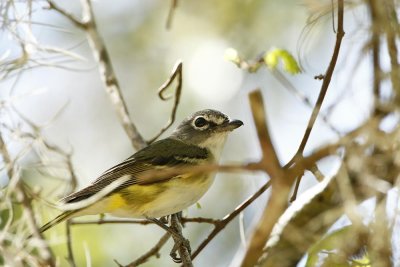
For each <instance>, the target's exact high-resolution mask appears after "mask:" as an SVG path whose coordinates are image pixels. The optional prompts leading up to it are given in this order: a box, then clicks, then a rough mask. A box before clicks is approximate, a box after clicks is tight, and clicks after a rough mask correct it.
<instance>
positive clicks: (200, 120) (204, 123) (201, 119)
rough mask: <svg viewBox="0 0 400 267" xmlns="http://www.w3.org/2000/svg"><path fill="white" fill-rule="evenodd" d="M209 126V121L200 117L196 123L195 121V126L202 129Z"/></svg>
mask: <svg viewBox="0 0 400 267" xmlns="http://www.w3.org/2000/svg"><path fill="white" fill-rule="evenodd" d="M206 124H207V120H206V119H204V118H203V117H198V118H197V119H196V120H195V121H194V126H196V127H198V128H201V127H203V126H204V125H206Z"/></svg>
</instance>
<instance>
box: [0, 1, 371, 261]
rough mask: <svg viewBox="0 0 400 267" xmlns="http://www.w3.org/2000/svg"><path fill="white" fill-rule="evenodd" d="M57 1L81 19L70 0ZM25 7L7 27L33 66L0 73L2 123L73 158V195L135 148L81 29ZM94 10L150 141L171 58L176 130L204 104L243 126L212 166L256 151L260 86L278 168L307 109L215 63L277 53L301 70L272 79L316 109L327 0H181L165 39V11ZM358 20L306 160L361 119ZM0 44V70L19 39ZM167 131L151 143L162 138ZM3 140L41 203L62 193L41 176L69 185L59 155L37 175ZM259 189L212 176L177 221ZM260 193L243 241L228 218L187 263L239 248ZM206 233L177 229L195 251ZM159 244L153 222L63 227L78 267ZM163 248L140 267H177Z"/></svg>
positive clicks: (209, 213) (255, 181) (364, 76)
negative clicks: (233, 55)
mask: <svg viewBox="0 0 400 267" xmlns="http://www.w3.org/2000/svg"><path fill="white" fill-rule="evenodd" d="M58 2H59V4H60V5H61V6H62V7H63V8H65V9H66V10H68V11H69V12H71V13H73V14H75V15H76V16H77V17H78V16H80V10H81V8H80V2H79V1H58ZM32 3H33V6H32V11H33V12H31V13H30V12H27V9H26V4H24V3H17V2H15V3H14V4H15V5H16V8H15V10H16V11H15V12H16V16H17V15H18V16H19V17H20V18H26V19H27V18H28V17H29V16H31V18H32V21H34V23H32V24H31V25H29V24H23V23H22V24H19V26H18V27H19V28H18V29H17V28H16V29H15V30H16V31H18V32H19V34H20V35H22V36H24V37H25V38H27V39H28V40H29V42H28V44H30V45H28V46H26V47H25V48H26V49H27V51H28V52H29V54H30V56H31V59H32V58H33V59H35V61H36V62H35V61H33V62H30V64H31V65H29V64H27V65H26V68H24V69H23V71H18V70H17V71H15V70H12V71H10V74H9V75H8V76H7V77H3V78H4V79H3V80H2V81H1V83H0V87H1V89H0V96H1V99H2V101H3V103H6V104H7V103H8V105H9V106H11V105H12V108H9V109H7V108H6V109H3V111H2V114H1V116H2V122H3V123H4V122H6V123H10V124H12V125H20V124H22V122H21V120H20V119H19V115H20V114H23V116H24V117H26V118H29V120H31V121H32V122H34V123H35V124H37V125H40V126H43V128H42V131H41V135H42V136H43V137H44V138H45V139H46V140H48V141H49V142H50V143H52V144H56V145H57V146H59V147H60V148H62V149H63V150H65V151H72V158H71V159H72V164H73V168H74V171H75V173H76V176H77V178H78V188H82V187H84V186H86V185H88V184H89V183H90V182H91V181H92V180H94V179H95V178H96V177H97V176H98V175H100V174H101V173H102V172H103V171H104V170H106V169H108V168H109V167H111V166H113V165H114V164H116V163H118V162H120V161H121V160H123V159H125V158H127V157H129V156H130V155H131V154H133V153H134V150H133V148H132V146H131V143H130V141H129V139H128V137H127V136H126V134H125V132H124V130H123V128H122V126H121V125H120V123H119V121H118V118H117V116H116V113H115V111H114V108H113V106H112V105H111V103H110V101H109V97H108V95H107V93H106V91H105V90H104V86H103V84H102V82H101V80H100V76H99V73H98V69H97V66H96V64H95V62H94V60H93V56H92V53H91V50H90V47H89V45H88V44H87V41H86V36H85V34H84V32H82V31H80V30H79V29H77V28H75V27H74V25H72V24H71V23H70V22H69V21H68V20H66V19H65V18H64V17H62V16H61V15H60V14H58V13H57V12H55V11H53V10H48V9H46V8H45V7H46V6H47V4H46V2H44V1H37V2H36V1H34V2H32ZM93 7H94V13H95V17H96V20H97V24H98V28H99V31H100V33H101V35H102V36H103V39H104V41H105V43H106V46H107V49H108V51H109V53H110V56H111V60H112V64H113V66H114V68H115V71H116V74H117V78H118V80H119V83H120V85H121V88H122V93H123V96H124V98H125V100H126V103H127V105H128V109H129V112H130V116H131V118H132V120H133V122H134V123H135V125H136V126H137V127H138V129H139V131H140V133H141V134H142V135H143V136H144V137H145V138H146V139H150V138H152V137H153V136H154V135H155V134H156V133H158V131H159V129H160V128H161V127H162V126H164V125H165V124H166V122H167V120H168V118H169V114H170V110H171V107H172V102H171V101H168V102H163V101H161V100H160V99H159V98H158V96H157V90H158V88H159V87H160V85H161V84H163V83H164V81H165V80H166V79H167V78H168V77H169V75H170V73H171V71H172V68H173V66H174V65H175V63H176V62H177V61H178V60H182V61H183V93H182V98H181V101H180V105H179V108H178V113H177V121H176V122H177V123H178V122H179V121H181V120H182V119H183V118H185V117H186V116H188V115H190V114H191V113H193V112H195V111H197V110H200V109H205V108H213V109H217V110H220V111H222V112H224V113H226V114H228V115H229V116H230V117H231V118H236V119H240V120H242V121H243V122H244V123H245V125H244V127H242V128H240V129H239V130H238V131H235V132H234V133H233V134H231V135H230V137H229V139H228V142H227V144H226V147H225V150H224V153H223V156H222V162H224V163H243V162H249V161H255V160H258V159H259V158H260V155H261V154H260V149H259V145H258V140H257V135H256V132H255V128H254V125H253V121H252V117H251V113H250V109H249V104H248V99H247V95H248V93H249V92H250V91H252V90H254V89H256V88H261V90H262V93H263V96H264V100H265V106H266V109H267V113H268V114H267V115H268V119H269V121H268V123H269V126H270V130H271V132H272V137H273V142H274V145H275V147H276V149H277V152H278V154H279V157H280V160H281V162H282V163H283V164H285V163H286V162H287V161H288V160H290V158H291V157H292V156H293V154H294V152H295V151H296V149H297V147H298V145H299V142H300V140H301V138H302V136H303V133H304V130H305V128H306V124H307V121H308V119H309V116H310V114H311V108H310V107H308V106H307V105H306V104H305V103H304V101H302V100H300V99H299V98H298V97H296V96H295V95H294V94H293V93H291V92H290V91H289V90H288V89H287V88H286V87H285V86H284V85H283V84H282V83H281V82H280V81H279V80H277V79H276V78H275V76H273V75H271V72H270V71H269V70H268V69H267V68H261V69H260V70H259V71H258V72H256V73H248V72H246V71H244V70H241V69H239V68H237V67H236V66H235V65H234V64H233V63H232V62H229V61H227V60H225V59H224V53H225V51H226V49H228V48H230V47H232V48H234V49H236V50H237V51H238V52H239V53H240V54H241V55H242V56H243V57H244V58H248V59H254V58H256V57H257V56H258V55H260V53H262V52H265V51H268V50H270V49H271V48H274V47H279V48H283V49H286V50H288V51H289V52H291V53H292V54H293V55H294V56H295V58H296V59H297V60H298V62H299V63H300V64H301V68H302V73H301V74H299V75H296V76H292V75H290V74H284V76H285V77H286V79H287V80H288V81H289V82H290V83H292V84H293V85H294V87H295V88H296V89H297V90H298V91H299V92H300V93H301V94H304V95H305V96H307V97H308V98H309V99H310V100H311V102H312V103H314V102H315V100H316V98H317V96H318V93H319V88H320V85H321V81H320V80H316V79H314V76H316V75H319V74H323V73H324V72H325V70H326V67H327V65H328V63H329V60H330V58H331V54H332V49H333V45H334V38H335V34H334V31H333V21H332V20H333V18H332V14H331V12H330V9H331V1H330V0H329V1H328V0H326V1H316V0H304V1H299V0H286V1H272V0H264V1H260V0H245V1H243V0H232V1H211V0H203V1H195V0H185V1H179V2H178V7H177V8H176V10H175V11H174V16H173V20H172V27H171V29H170V30H167V29H166V26H165V25H166V20H167V15H168V11H169V9H170V1H163V0H147V1H138V0H132V1H126V0H114V1H104V0H98V1H94V2H93ZM367 18H368V12H367V11H366V9H365V8H364V7H363V6H362V5H361V4H358V3H357V1H353V3H351V4H350V3H349V5H348V6H347V7H346V14H345V31H346V36H345V39H344V43H343V50H342V51H341V55H340V58H339V62H338V65H337V68H336V74H335V75H334V76H333V80H332V82H331V85H330V86H331V87H332V88H331V89H330V90H329V91H328V95H327V98H326V102H324V106H323V111H322V113H323V114H325V115H326V117H327V118H328V121H329V122H328V123H326V122H324V121H322V120H318V121H317V124H316V126H315V128H314V129H313V132H312V136H311V139H310V141H309V143H308V145H307V148H306V153H307V151H312V150H313V148H315V147H317V146H319V145H321V144H324V143H326V142H329V141H333V140H336V139H337V138H338V137H339V136H340V134H341V133H345V132H347V131H349V130H351V129H354V128H355V127H356V126H357V125H359V124H360V123H361V122H362V121H363V119H365V118H366V117H367V116H368V115H369V111H370V106H371V101H372V96H371V80H372V78H371V75H370V74H371V65H370V64H369V60H368V58H365V54H364V53H363V47H364V45H365V42H366V40H367V38H368V36H367V35H366V32H367V28H368V24H367ZM29 27H30V28H29ZM28 29H31V30H28ZM0 42H1V43H2V46H1V47H0V55H1V58H2V61H3V62H6V61H7V60H18V59H20V57H21V53H22V50H21V46H20V43H19V41H18V40H16V39H15V38H14V36H13V35H12V34H10V32H7V31H2V33H1V36H0ZM37 44H41V45H42V46H47V47H49V48H59V49H63V50H65V51H70V52H71V55H66V54H65V53H59V54H57V53H54V52H50V51H51V50H50V49H49V50H40V49H38V48H37V46H36V45H37ZM78 56H79V57H78ZM29 66H30V67H29ZM349 73H351V78H352V79H351V80H350V79H349ZM6 104H5V105H6ZM16 112H18V114H19V115H18V116H17V115H16ZM177 123H175V124H174V126H173V127H172V128H171V129H170V130H169V131H168V132H167V133H165V134H164V135H163V137H165V136H168V134H169V133H170V132H171V131H172V130H173V128H174V127H175V126H176V125H177ZM21 127H23V126H21ZM332 128H334V129H335V130H336V132H335V131H333V130H332ZM6 141H7V143H8V144H9V150H10V153H12V154H13V155H17V154H18V153H21V151H22V150H23V151H25V152H24V157H22V158H21V162H22V163H23V166H24V170H23V172H24V179H26V181H27V183H28V184H30V185H31V186H32V187H33V188H35V190H42V191H41V192H42V193H43V194H42V196H44V197H45V198H46V200H47V201H50V202H53V203H54V202H55V201H57V200H58V199H59V198H60V197H62V196H63V194H65V192H66V189H65V188H66V186H65V184H66V183H65V182H62V181H61V182H60V181H59V179H53V178H54V177H58V178H60V177H61V178H63V179H64V180H66V179H68V174H67V173H66V170H65V166H64V165H62V164H61V165H60V164H59V162H58V158H52V156H51V155H49V156H48V158H47V160H48V162H49V166H50V168H49V170H48V171H47V172H46V174H44V173H42V172H40V171H38V170H37V169H36V166H37V165H36V163H37V162H38V159H39V156H40V155H38V153H37V151H35V150H33V149H32V150H30V149H29V147H28V148H27V146H26V144H23V143H22V144H21V142H18V140H16V139H14V137H13V136H12V135H10V136H8V137H6ZM41 156H43V155H41ZM332 166H333V164H332V162H328V161H327V162H323V163H322V164H321V166H320V167H321V170H322V171H323V172H324V173H325V174H328V173H329V172H331V171H332V168H333V167H332ZM49 173H50V174H51V175H49ZM267 179H268V178H267V177H266V176H265V175H263V174H259V173H245V174H218V176H217V179H216V181H215V184H214V185H213V186H212V188H211V189H210V190H209V192H208V193H207V194H206V195H205V196H204V197H203V198H202V199H201V201H200V204H201V208H197V207H191V208H189V209H188V210H187V211H185V213H186V214H187V215H188V216H190V217H197V216H201V217H211V218H222V217H223V216H225V215H226V214H228V213H229V212H231V211H232V210H233V209H234V208H235V207H236V206H237V205H238V204H240V203H241V202H242V201H243V200H244V199H246V197H248V196H249V195H251V194H252V193H253V192H255V191H256V190H257V189H258V188H259V187H260V186H261V185H262V184H263V183H264V182H265V181H266V180H267ZM8 181H9V177H7V175H6V173H5V172H4V171H3V173H2V176H1V177H0V184H1V185H2V186H5V185H7V183H8ZM315 183H316V181H315V180H314V178H312V177H311V176H308V175H306V179H305V180H303V183H302V184H301V187H300V192H303V191H304V190H306V189H307V188H309V187H310V186H311V185H313V184H315ZM267 196H268V193H265V194H264V195H263V196H262V197H260V198H259V200H257V201H256V202H255V203H253V204H252V205H251V206H250V207H249V208H248V209H246V210H245V211H244V212H243V215H242V216H240V217H241V219H242V224H243V230H244V238H243V236H242V238H241V236H240V233H241V230H240V222H239V220H238V219H235V221H233V222H232V223H230V224H229V225H228V227H227V228H226V230H224V231H223V232H221V233H220V234H219V235H218V236H217V237H216V238H215V239H214V240H213V241H212V242H211V243H210V244H209V245H208V247H207V248H206V249H205V250H204V251H203V252H202V253H201V254H200V255H199V256H198V257H197V259H196V260H195V261H194V264H195V266H209V263H210V262H212V263H213V266H228V265H229V263H230V262H231V260H232V258H234V257H235V254H236V253H237V251H240V248H243V247H244V245H245V242H246V237H248V235H249V234H250V233H251V232H250V230H251V227H252V223H253V222H254V221H257V219H258V218H259V217H258V216H259V215H260V211H261V210H262V209H263V208H264V206H265V203H266V198H267ZM37 208H38V209H39V210H40V211H41V212H42V216H38V217H40V220H41V222H43V223H44V222H46V221H47V220H48V219H50V218H52V217H53V216H56V215H57V214H58V211H57V210H55V209H52V208H50V207H48V206H46V205H44V204H42V205H39V206H38V207H37ZM88 218H89V217H88ZM93 218H95V219H96V218H98V217H93ZM85 219H87V218H81V220H85ZM64 230H65V227H64V226H61V225H60V226H58V227H56V228H54V229H52V230H50V231H48V232H47V233H46V237H47V238H48V239H49V240H50V242H51V246H52V247H53V248H54V249H55V252H56V255H57V257H58V260H59V262H60V266H68V264H67V261H66V260H65V257H66V245H65V236H64V235H63V233H64ZM209 231H211V227H210V226H208V225H202V224H187V226H186V228H185V229H184V234H185V235H186V237H187V238H189V239H190V241H191V245H192V248H196V247H197V245H198V244H199V243H200V242H201V241H202V240H203V239H204V238H205V237H206V236H207V234H208V233H209ZM162 234H163V230H161V229H159V228H158V227H156V226H141V225H91V226H86V225H82V226H73V227H72V240H73V251H74V254H75V258H76V261H77V264H78V266H85V265H86V264H88V262H90V263H91V264H92V266H113V265H115V263H114V260H117V261H118V262H120V263H121V264H127V263H129V262H130V261H132V260H134V259H135V258H137V257H139V256H141V255H142V254H143V253H145V252H146V251H147V250H148V249H150V248H151V247H152V246H153V245H154V244H155V243H156V242H157V241H158V239H159V237H160V236H161V235H162ZM172 245H173V244H172V242H171V241H169V243H168V244H167V245H166V246H165V247H164V248H163V250H162V254H161V257H160V258H159V259H156V258H152V259H151V261H149V262H148V263H146V264H145V266H176V264H174V263H173V262H172V261H171V259H170V257H169V256H168V254H169V251H170V249H171V248H172Z"/></svg>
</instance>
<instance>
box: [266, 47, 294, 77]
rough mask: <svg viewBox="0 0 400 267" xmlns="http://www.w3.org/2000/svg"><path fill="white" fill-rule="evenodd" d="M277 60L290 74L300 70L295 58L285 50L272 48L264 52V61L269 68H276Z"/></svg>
mask: <svg viewBox="0 0 400 267" xmlns="http://www.w3.org/2000/svg"><path fill="white" fill-rule="evenodd" d="M279 61H281V62H282V64H283V69H284V70H285V71H286V72H287V73H290V74H297V73H300V72H301V69H300V67H299V65H298V64H297V61H296V59H295V58H294V57H293V56H292V54H290V53H289V52H288V51H287V50H284V49H279V48H274V49H272V50H270V51H268V52H266V53H265V54H264V63H265V64H266V65H267V66H268V68H270V69H273V70H274V69H276V67H277V66H278V63H279Z"/></svg>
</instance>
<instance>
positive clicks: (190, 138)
mask: <svg viewBox="0 0 400 267" xmlns="http://www.w3.org/2000/svg"><path fill="white" fill-rule="evenodd" d="M242 125H243V122H242V121H240V120H230V119H229V117H228V116H227V115H225V114H224V113H222V112H219V111H217V110H212V109H205V110H201V111H198V112H196V113H194V114H193V115H191V116H189V117H187V118H186V119H185V120H183V121H182V122H181V124H180V125H179V126H178V128H176V130H175V131H174V132H173V133H172V135H171V137H172V138H176V139H179V140H181V141H183V142H185V143H188V144H191V145H196V146H199V147H202V148H207V149H208V150H210V151H211V153H212V154H213V156H214V157H215V158H218V157H219V155H220V153H221V151H222V148H223V146H224V144H225V141H226V138H227V136H228V134H229V133H230V132H232V131H233V130H234V129H236V128H238V127H240V126H242Z"/></svg>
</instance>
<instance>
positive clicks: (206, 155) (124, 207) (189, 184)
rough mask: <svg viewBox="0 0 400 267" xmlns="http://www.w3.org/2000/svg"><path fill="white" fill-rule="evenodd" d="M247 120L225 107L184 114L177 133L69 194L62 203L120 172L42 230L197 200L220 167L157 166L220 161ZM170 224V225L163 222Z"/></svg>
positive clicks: (148, 214) (153, 213) (148, 213)
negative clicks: (230, 114)
mask: <svg viewBox="0 0 400 267" xmlns="http://www.w3.org/2000/svg"><path fill="white" fill-rule="evenodd" d="M242 125H243V122H242V121H240V120H231V119H230V118H229V117H228V116H227V115H225V114H224V113H222V112H220V111H217V110H213V109H205V110H200V111H197V112H195V113H194V114H192V115H191V116H189V117H187V118H186V119H184V120H183V121H182V122H181V123H180V124H179V126H178V127H177V128H176V129H175V130H174V131H173V132H172V134H171V135H170V136H169V137H167V138H165V139H161V140H158V141H155V142H153V143H151V144H149V145H148V146H147V147H145V148H143V149H141V150H139V151H137V152H136V153H135V154H133V155H132V156H130V157H129V158H127V159H126V160H124V161H122V162H121V163H119V164H117V165H115V166H113V167H111V168H110V169H108V170H106V171H105V172H104V173H102V174H101V175H100V176H99V177H98V178H97V179H96V180H94V181H93V182H92V183H91V184H90V185H89V186H87V187H84V188H83V189H81V190H79V191H77V192H74V193H72V194H70V195H67V196H65V197H64V198H62V199H61V200H60V202H61V204H62V205H71V204H79V203H82V202H84V201H85V200H88V199H89V198H93V196H95V195H96V194H99V192H101V191H102V190H104V189H105V188H106V187H107V186H110V184H112V183H113V182H115V181H117V180H118V179H120V178H121V177H125V178H126V177H127V178H126V179H125V180H124V181H123V182H122V183H121V184H120V185H118V186H117V187H116V188H114V189H112V190H111V192H108V193H107V194H106V195H105V196H103V197H101V198H100V199H98V200H96V201H95V202H94V203H91V204H90V205H87V206H83V207H79V208H77V209H71V210H65V211H63V212H62V213H61V214H60V215H58V216H57V217H56V218H54V219H53V220H51V221H49V222H48V223H46V224H45V225H43V226H42V227H41V228H40V229H39V230H40V232H45V231H47V230H48V229H50V228H52V227H53V226H55V225H57V224H59V223H61V222H63V221H65V220H68V219H71V218H75V217H79V216H84V215H96V214H104V213H105V214H110V215H112V216H115V217H124V218H147V219H153V221H156V222H157V220H156V219H155V218H161V217H164V216H168V215H171V214H175V213H179V212H181V211H182V210H184V209H186V208H188V207H189V206H191V205H193V204H195V203H197V202H198V201H199V199H200V198H201V197H202V196H203V195H204V194H205V193H206V192H207V190H208V189H209V188H210V186H211V185H212V183H213V181H214V177H215V172H214V173H212V172H193V173H191V172H190V171H187V172H186V173H181V174H178V175H177V174H169V175H168V173H167V172H166V173H167V174H166V175H154V176H152V175H149V174H151V171H153V172H154V170H158V171H160V172H161V171H163V170H166V171H167V170H170V169H172V168H180V167H189V169H190V167H191V166H197V165H202V164H216V163H218V162H219V158H220V156H221V152H222V150H223V147H224V144H225V142H226V139H227V136H228V134H229V133H230V132H232V131H233V130H235V129H236V128H239V127H240V126H242ZM163 228H165V227H163Z"/></svg>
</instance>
